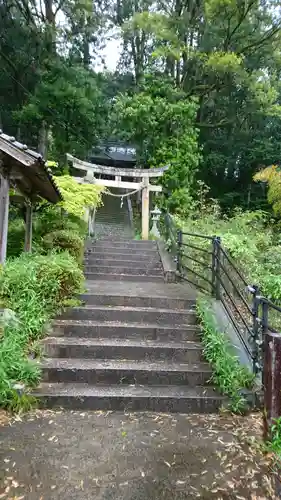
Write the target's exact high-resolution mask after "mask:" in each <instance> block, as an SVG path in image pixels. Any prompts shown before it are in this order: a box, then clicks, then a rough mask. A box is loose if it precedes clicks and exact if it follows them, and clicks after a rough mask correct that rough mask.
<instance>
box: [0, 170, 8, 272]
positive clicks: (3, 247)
mask: <svg viewBox="0 0 281 500" xmlns="http://www.w3.org/2000/svg"><path fill="white" fill-rule="evenodd" d="M0 181H1V187H0V264H2V265H3V264H4V262H5V260H6V255H7V238H8V222H9V188H10V183H9V179H8V178H7V177H3V175H0Z"/></svg>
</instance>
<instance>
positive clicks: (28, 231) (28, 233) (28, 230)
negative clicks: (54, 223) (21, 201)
mask: <svg viewBox="0 0 281 500" xmlns="http://www.w3.org/2000/svg"><path fill="white" fill-rule="evenodd" d="M32 214H33V207H32V204H28V205H27V207H26V221H25V239H24V251H25V252H31V251H32Z"/></svg>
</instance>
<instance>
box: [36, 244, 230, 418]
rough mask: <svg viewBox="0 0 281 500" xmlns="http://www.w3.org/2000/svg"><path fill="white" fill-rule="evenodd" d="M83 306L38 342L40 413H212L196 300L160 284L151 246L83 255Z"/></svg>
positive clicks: (97, 247) (111, 247) (216, 403)
mask: <svg viewBox="0 0 281 500" xmlns="http://www.w3.org/2000/svg"><path fill="white" fill-rule="evenodd" d="M85 271H86V278H87V282H86V286H87V292H86V293H84V294H83V295H82V297H81V299H82V301H83V303H84V305H81V306H79V307H74V308H72V309H69V310H67V311H66V312H65V313H64V314H63V315H62V316H61V317H60V318H58V319H57V320H56V321H55V322H54V325H53V332H52V335H53V336H52V337H48V338H47V339H46V340H45V341H44V346H45V352H46V358H45V359H44V361H43V363H42V370H43V383H42V384H41V386H40V387H39V388H38V389H37V391H36V396H37V397H39V398H40V399H41V400H42V403H44V404H45V405H46V406H47V407H54V406H62V407H66V408H72V409H92V410H151V411H159V412H161V411H164V412H168V411H169V412H182V413H189V412H198V413H206V412H215V411H217V410H218V409H219V407H220V406H221V404H222V401H223V398H222V397H221V396H220V395H218V394H217V393H216V392H215V390H214V389H213V387H212V386H211V385H210V383H209V380H210V377H211V370H210V367H209V365H208V364H207V363H205V362H204V359H203V357H202V348H201V345H200V342H199V329H198V326H197V325H196V315H195V310H194V306H195V295H194V292H193V291H192V290H190V289H189V288H186V286H185V285H182V284H178V283H173V284H168V283H165V282H164V278H163V270H162V268H161V261H160V256H159V254H158V249H157V246H156V244H155V243H154V242H143V241H125V240H124V241H122V240H112V241H110V240H108V239H105V240H101V241H97V242H96V243H93V244H92V245H90V246H89V247H88V249H87V251H86V254H85Z"/></svg>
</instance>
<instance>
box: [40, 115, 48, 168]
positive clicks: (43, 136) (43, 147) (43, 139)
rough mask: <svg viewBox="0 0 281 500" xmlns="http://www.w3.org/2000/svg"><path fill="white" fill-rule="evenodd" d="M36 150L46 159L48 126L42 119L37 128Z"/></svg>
mask: <svg viewBox="0 0 281 500" xmlns="http://www.w3.org/2000/svg"><path fill="white" fill-rule="evenodd" d="M38 151H39V153H40V154H41V155H42V156H43V158H44V159H45V160H46V159H47V153H48V127H47V124H46V122H45V121H44V120H43V121H42V124H41V128H40V130H39V142H38Z"/></svg>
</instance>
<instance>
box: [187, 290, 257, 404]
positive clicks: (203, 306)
mask: <svg viewBox="0 0 281 500" xmlns="http://www.w3.org/2000/svg"><path fill="white" fill-rule="evenodd" d="M197 314H198V316H199V319H200V323H201V326H202V344H203V348H204V356H205V358H206V359H207V361H208V362H209V363H210V364H211V366H212V369H213V376H212V380H213V382H214V383H215V385H216V386H217V387H218V389H219V390H220V391H221V392H222V394H225V395H226V396H227V397H228V398H229V402H230V409H231V410H232V411H233V412H235V413H241V412H243V411H244V410H245V408H246V401H245V399H244V397H243V395H242V391H243V389H250V388H251V387H252V386H253V383H254V375H253V374H252V373H250V372H249V370H247V368H245V367H244V366H241V365H240V363H239V361H238V358H237V357H236V356H234V355H233V354H232V353H231V352H230V344H229V342H228V340H227V338H226V336H225V334H224V333H222V332H220V331H219V330H218V328H217V325H216V321H215V317H214V314H213V313H212V310H211V307H210V303H209V302H208V300H207V299H205V298H199V299H198V301H197Z"/></svg>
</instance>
